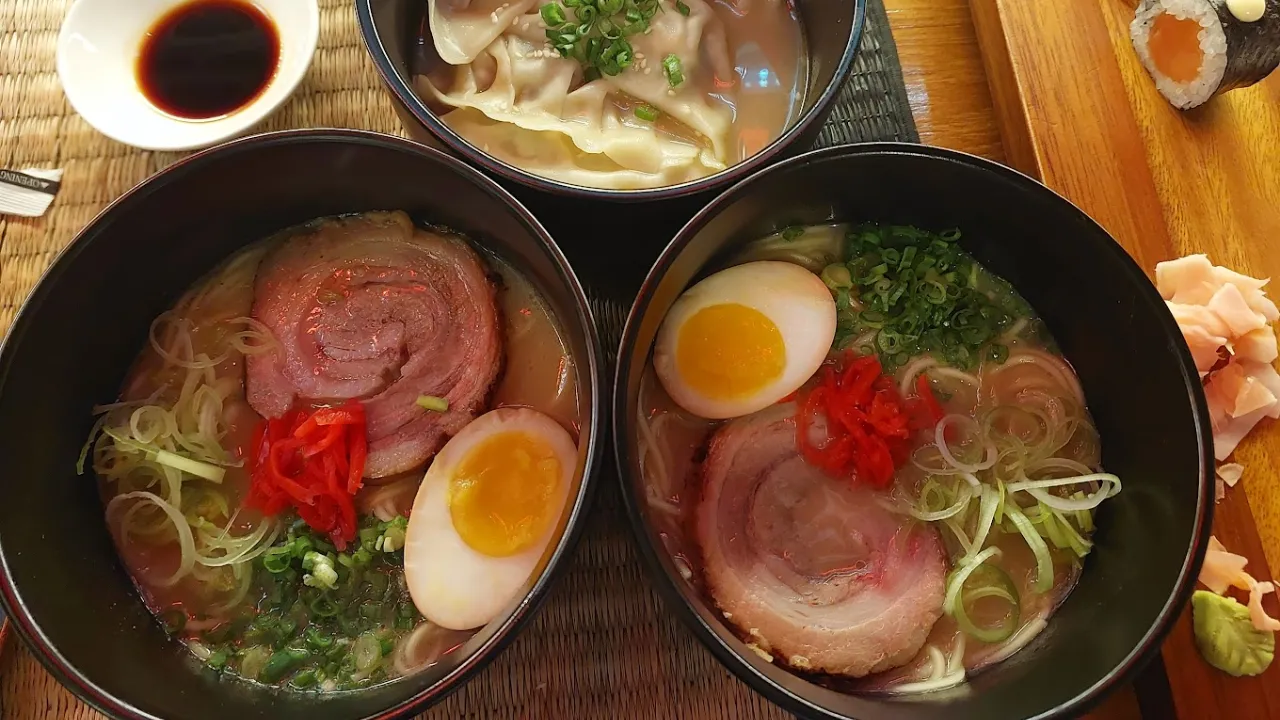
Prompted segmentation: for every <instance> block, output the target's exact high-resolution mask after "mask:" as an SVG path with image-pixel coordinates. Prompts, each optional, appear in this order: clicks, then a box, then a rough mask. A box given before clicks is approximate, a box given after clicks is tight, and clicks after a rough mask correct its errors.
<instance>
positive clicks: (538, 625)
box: [0, 0, 918, 720]
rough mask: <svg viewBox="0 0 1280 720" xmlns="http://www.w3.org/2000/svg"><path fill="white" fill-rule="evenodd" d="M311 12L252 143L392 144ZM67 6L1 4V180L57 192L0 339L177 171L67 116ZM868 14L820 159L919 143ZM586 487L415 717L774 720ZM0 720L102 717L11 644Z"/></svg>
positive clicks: (5, 258) (614, 330)
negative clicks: (53, 180) (446, 684)
mask: <svg viewBox="0 0 1280 720" xmlns="http://www.w3.org/2000/svg"><path fill="white" fill-rule="evenodd" d="M129 1H131V0H121V2H129ZM319 3H320V7H321V22H320V44H319V48H318V50H317V51H316V56H315V60H314V62H313V64H312V66H311V70H310V72H309V73H308V75H307V78H306V79H305V80H304V81H303V83H302V85H301V86H300V87H299V89H298V91H297V93H296V94H295V95H294V97H293V98H292V100H291V101H290V102H289V103H288V104H287V105H286V106H285V107H284V108H283V109H282V110H281V111H280V112H278V113H277V114H276V115H274V116H273V117H272V118H271V119H270V120H268V122H267V123H266V124H265V125H264V127H263V128H262V129H264V130H275V129H284V128H300V127H352V128H364V129H369V130H377V131H381V132H387V133H394V134H403V131H402V129H401V127H400V123H399V120H398V118H397V116H396V115H395V112H394V110H393V109H392V105H391V101H390V99H389V97H388V96H387V94H386V93H385V92H384V91H383V89H382V87H381V85H380V81H379V79H378V77H377V74H376V73H375V71H374V69H373V66H372V64H371V63H370V62H369V60H368V59H367V57H366V55H365V51H364V48H363V46H362V45H361V42H360V38H359V32H358V29H357V26H356V20H355V12H354V9H353V8H352V4H351V0H319ZM70 4H71V0H0V168H10V169H22V168H27V167H47V168H55V167H60V168H64V169H65V174H64V175H63V178H62V190H61V192H60V193H59V195H58V197H57V199H56V200H55V201H54V204H53V206H52V208H50V210H49V212H48V213H47V214H46V215H45V216H44V217H42V218H36V219H25V218H13V217H3V216H0V335H2V334H3V333H4V332H5V331H6V330H7V329H8V327H9V325H10V323H11V322H12V320H13V316H14V314H15V313H16V312H17V309H18V307H19V306H20V305H21V303H22V301H23V299H24V298H25V297H26V296H27V294H28V293H29V292H30V291H31V289H32V288H33V287H34V285H35V283H36V281H37V280H38V279H39V277H40V274H41V273H42V272H43V271H44V269H45V267H47V266H48V264H49V262H50V261H51V260H52V259H53V257H54V255H55V254H56V253H57V252H58V251H59V250H61V249H62V247H63V246H64V245H66V243H67V242H69V241H70V240H71V238H72V237H73V236H74V235H75V233H76V231H78V230H79V229H80V228H81V227H83V226H84V225H85V223H87V222H88V221H89V220H90V219H92V218H93V216H94V215H95V214H96V213H97V212H98V211H99V210H101V209H102V208H103V207H104V206H105V205H106V204H107V203H109V202H110V201H111V200H113V199H115V198H116V197H118V196H119V195H121V194H122V193H124V192H125V191H126V190H128V189H129V188H130V187H132V186H133V185H134V184H136V183H138V182H139V181H141V180H143V179H144V178H146V177H147V176H148V175H150V174H152V173H154V172H156V171H157V170H159V169H161V168H163V167H165V166H166V165H168V164H170V163H172V162H173V161H175V160H177V159H178V158H179V157H181V155H180V154H177V153H155V152H146V151H141V150H135V149H133V148H130V147H126V146H124V145H121V144H119V143H116V142H114V141H112V140H108V139H107V138H105V137H103V136H102V135H100V134H98V133H97V132H96V131H94V130H93V129H92V128H90V127H89V126H88V124H86V123H85V122H84V121H83V120H81V119H80V118H79V117H78V116H77V115H76V114H75V113H74V112H73V111H72V110H71V107H70V106H69V104H68V103H67V101H66V98H65V97H64V96H63V93H62V90H61V88H60V87H59V85H58V79H57V74H56V73H55V71H54V49H55V44H56V41H57V35H58V26H59V24H60V23H61V21H62V18H63V16H64V15H65V13H66V10H67V8H68V7H69V6H70ZM871 5H872V7H871V10H870V12H869V14H868V24H867V31H866V34H865V35H864V39H863V43H862V51H861V53H860V54H859V57H858V60H857V63H856V65H855V67H854V71H853V74H852V76H851V77H850V80H849V82H848V83H847V84H846V86H845V88H844V89H843V92H842V94H841V97H840V100H839V102H838V105H837V108H836V110H835V112H834V113H833V114H832V117H831V120H830V121H829V122H828V124H827V127H826V128H825V129H824V132H823V134H822V138H821V140H820V141H819V144H821V145H828V144H834V143H837V142H855V141H860V140H911V141H915V140H918V136H917V135H916V131H915V126H914V123H913V122H912V120H911V115H910V110H909V108H908V106H907V102H906V92H905V88H904V87H903V84H902V77H901V72H900V68H899V66H898V61H897V56H896V53H895V50H894V47H893V40H892V37H891V36H890V35H889V30H888V23H887V20H886V18H885V13H884V9H883V7H882V5H881V0H872V3H871ZM653 252H654V254H656V252H657V249H656V248H654V250H653ZM610 295H613V297H611V298H608V299H600V298H598V297H593V305H594V306H595V307H594V308H593V309H594V310H595V312H596V317H597V319H598V320H599V321H600V322H601V325H602V328H601V330H602V335H603V336H604V341H605V343H606V347H607V348H609V349H610V350H612V349H613V348H614V347H616V342H617V338H618V336H619V332H620V329H621V323H622V319H623V317H624V315H625V307H624V306H623V305H622V304H621V302H620V301H618V300H617V295H614V294H613V293H610ZM631 297H634V293H632V294H631ZM599 481H600V483H601V487H600V492H598V494H597V503H596V506H595V508H594V510H593V512H592V515H591V517H590V519H589V523H588V528H587V531H586V535H585V536H584V538H583V540H582V543H581V544H580V546H579V549H578V552H577V554H576V555H575V557H574V558H573V560H572V562H571V563H570V564H569V566H568V567H567V568H566V570H565V572H564V575H563V576H562V578H561V579H560V581H559V582H558V583H557V585H556V587H555V589H554V591H553V592H552V595H551V598H550V600H549V601H548V603H547V605H546V606H545V608H544V609H543V610H542V612H541V613H540V614H539V616H538V618H537V620H536V622H534V623H533V625H532V626H531V627H529V628H528V629H527V630H526V631H525V632H524V633H523V634H522V635H521V636H520V638H519V639H518V640H517V641H516V642H515V643H514V644H513V645H512V646H511V647H510V648H509V649H508V650H507V651H506V652H504V653H503V654H502V655H501V656H500V657H499V658H498V659H497V660H496V661H495V662H494V663H493V664H492V665H491V666H490V667H489V668H488V669H486V670H485V671H484V672H483V673H482V674H481V675H479V676H478V677H477V678H475V679H474V680H473V681H472V682H470V683H469V684H468V685H466V686H465V687H464V688H462V689H461V690H460V691H458V692H457V693H455V694H454V695H452V696H450V697H449V698H448V699H447V700H446V701H445V702H444V703H442V704H441V705H440V706H438V707H437V708H435V709H433V710H432V711H430V712H428V713H426V714H425V715H424V716H423V717H426V718H575V719H577V718H593V719H594V718H615V717H648V718H664V719H667V718H669V719H673V720H674V719H676V718H690V719H693V718H697V719H699V720H702V719H707V720H710V719H720V718H723V719H725V720H728V719H730V718H734V719H742V720H756V719H760V718H785V717H786V715H785V713H783V712H782V711H781V710H779V709H777V708H776V707H773V706H772V705H770V704H769V703H767V702H766V701H764V700H763V699H761V698H760V697H758V696H756V695H755V694H753V693H752V692H751V691H750V690H749V689H748V688H747V687H746V686H745V685H744V684H742V683H741V682H739V681H738V680H736V679H735V678H733V677H732V676H731V675H730V674H729V673H728V672H727V671H725V670H724V669H723V668H722V667H721V666H720V665H719V664H717V663H716V661H715V660H714V659H713V658H712V657H711V655H710V653H708V652H707V651H706V650H704V649H703V648H702V647H700V646H699V645H698V644H697V643H696V641H695V640H694V639H693V636H692V635H691V634H690V633H689V632H688V631H686V629H685V628H684V627H683V626H681V625H680V624H679V623H678V622H677V621H676V620H675V619H674V618H673V617H672V616H671V615H670V614H668V613H667V612H666V611H665V608H663V607H662V604H661V601H660V599H659V598H658V597H657V595H656V594H655V593H654V592H653V591H652V589H651V588H650V587H649V584H648V582H647V580H645V578H644V577H643V574H642V571H641V567H640V564H639V561H638V559H637V557H636V554H635V551H634V549H633V548H632V546H631V543H630V538H629V536H628V534H627V531H626V519H625V517H624V516H623V513H622V511H621V508H620V504H621V503H620V500H619V498H618V493H617V490H616V482H615V478H614V472H613V470H612V457H611V456H610V455H606V457H605V463H604V466H603V467H602V471H601V473H600V477H599ZM0 717H3V718H4V719H5V720H10V719H12V720H74V719H78V718H100V717H101V715H100V714H98V713H97V712H95V711H93V710H92V709H90V708H89V707H88V706H86V705H84V704H83V703H81V702H80V701H79V700H77V699H76V698H75V697H74V696H73V695H72V694H71V693H70V692H68V691H67V690H65V689H63V688H62V687H61V686H60V685H59V684H58V683H57V682H56V681H55V680H54V679H53V678H52V677H51V676H50V675H49V674H48V673H46V672H45V671H44V669H43V667H41V665H40V664H39V663H38V662H37V661H36V660H35V659H34V657H32V655H31V654H30V653H29V652H28V651H27V649H26V648H25V647H23V646H22V644H21V643H19V642H10V643H9V647H8V648H7V649H5V650H4V652H3V654H2V655H0Z"/></svg>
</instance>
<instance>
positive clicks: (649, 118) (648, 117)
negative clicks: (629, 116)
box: [636, 105, 658, 122]
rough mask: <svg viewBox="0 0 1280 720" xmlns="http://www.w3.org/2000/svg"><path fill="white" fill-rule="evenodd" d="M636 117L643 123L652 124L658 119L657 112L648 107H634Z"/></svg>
mask: <svg viewBox="0 0 1280 720" xmlns="http://www.w3.org/2000/svg"><path fill="white" fill-rule="evenodd" d="M636 117H638V118H640V119H641V120H644V121H645V122H653V121H655V120H657V119H658V110H657V109H656V108H652V107H649V106H648V105H638V106H636Z"/></svg>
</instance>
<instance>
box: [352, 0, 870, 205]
mask: <svg viewBox="0 0 1280 720" xmlns="http://www.w3.org/2000/svg"><path fill="white" fill-rule="evenodd" d="M380 1H385V0H356V18H357V20H358V22H359V24H360V35H361V37H362V38H363V39H364V46H365V50H366V51H367V52H368V53H369V57H370V58H372V60H373V65H374V67H375V68H376V69H377V71H378V74H379V75H381V76H382V81H383V83H384V84H385V85H386V88H387V90H388V91H389V92H390V93H391V94H392V96H394V98H395V99H396V100H397V101H398V104H399V106H400V107H401V108H403V109H404V110H406V111H407V112H408V113H409V114H410V115H412V116H413V117H414V119H415V120H417V122H418V123H419V124H420V125H422V126H423V127H425V128H426V129H427V131H428V132H429V133H430V134H431V135H432V137H434V138H435V139H437V140H439V141H440V142H443V143H444V144H445V146H446V147H447V148H448V149H449V150H450V151H451V152H454V153H458V154H460V155H462V156H463V157H464V158H465V159H466V160H467V161H468V162H470V163H473V164H474V165H476V166H478V167H480V168H483V169H484V170H487V171H488V172H491V173H493V174H495V175H497V176H498V177H500V178H503V179H506V180H511V181H514V182H518V183H520V184H521V185H523V186H525V187H528V188H532V189H533V190H538V191H542V192H547V193H551V194H553V195H558V196H562V197H571V198H586V199H593V200H609V201H615V202H643V201H653V200H666V199H670V198H678V197H686V196H689V195H696V194H698V193H702V192H705V191H711V190H722V189H724V188H727V187H729V186H730V185H732V184H734V183H736V182H737V181H739V180H741V179H743V178H745V177H747V176H748V175H750V174H752V173H753V172H755V171H757V170H759V169H761V168H765V167H767V166H768V165H769V164H770V163H772V162H774V161H776V160H780V159H782V157H784V156H785V153H786V151H787V150H788V149H789V148H790V147H791V145H792V143H793V142H794V141H795V140H796V139H798V138H799V137H801V136H802V135H804V134H805V133H807V132H809V131H810V130H812V129H814V127H815V125H816V124H817V123H818V121H819V118H822V119H824V120H825V118H826V116H827V111H828V110H829V109H830V107H831V105H832V104H833V103H834V102H835V100H836V97H837V96H838V95H839V94H840V90H841V88H843V87H844V84H845V81H846V80H848V78H849V74H850V70H851V68H852V67H853V60H854V58H855V57H856V56H857V53H858V48H859V46H860V44H861V42H862V36H863V32H864V31H865V29H866V17H867V2H868V0H853V23H852V26H851V27H850V30H849V38H848V40H847V41H846V43H845V47H844V51H843V52H842V53H841V54H840V60H839V62H837V63H836V66H835V72H834V74H833V75H832V76H831V81H830V82H829V83H827V86H826V87H825V88H823V90H822V92H821V93H819V95H818V98H817V100H816V101H815V102H814V104H813V106H812V107H810V108H809V109H808V110H807V111H805V112H804V113H803V114H802V115H801V116H800V118H799V119H798V120H797V121H796V122H795V124H793V125H791V126H790V127H788V128H787V129H786V130H785V131H784V132H783V133H782V134H781V135H779V136H778V137H776V138H774V139H773V141H772V142H770V143H769V144H768V145H766V146H765V148H764V149H763V150H761V151H760V152H758V153H756V154H755V155H752V156H751V157H749V158H747V159H746V160H743V161H742V162H740V163H737V164H736V165H731V166H729V167H728V168H726V169H724V170H721V171H720V172H718V173H715V174H714V175H708V176H706V177H703V178H698V179H697V180H689V181H686V182H683V183H679V184H676V185H666V186H662V187H655V188H639V189H634V190H609V189H604V188H591V187H586V186H583V185H572V184H570V183H566V182H561V181H559V180H552V179H550V178H545V177H542V176H541V175H536V174H534V173H531V172H529V171H527V170H523V169H521V168H518V167H516V166H515V165H511V164H510V163H507V162H504V161H502V160H499V159H497V158H495V157H493V156H491V155H489V154H488V153H485V152H483V151H482V150H480V149H479V148H477V147H475V146H474V145H472V144H471V143H469V142H467V141H466V140H464V139H463V138H462V136H461V135H458V134H457V133H456V132H454V131H453V129H452V128H450V127H449V126H448V125H445V124H444V123H443V122H442V121H441V120H440V118H439V117H437V116H436V114H435V113H434V112H432V111H431V110H430V108H428V107H427V104H426V103H425V102H424V101H423V100H422V98H421V97H419V96H418V94H417V93H416V92H414V90H413V87H412V82H411V81H406V80H405V79H404V78H403V77H402V76H401V75H400V73H399V72H397V71H396V67H395V63H394V62H393V61H392V59H391V54H390V53H388V52H387V48H386V46H385V45H384V44H383V42H382V36H381V34H380V33H379V32H378V28H377V27H376V25H375V24H374V22H373V3H374V2H380Z"/></svg>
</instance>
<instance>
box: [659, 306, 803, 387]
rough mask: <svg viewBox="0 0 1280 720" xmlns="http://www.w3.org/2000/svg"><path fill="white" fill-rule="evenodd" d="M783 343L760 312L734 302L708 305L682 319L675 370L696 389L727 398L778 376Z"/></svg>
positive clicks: (783, 356)
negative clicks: (683, 320)
mask: <svg viewBox="0 0 1280 720" xmlns="http://www.w3.org/2000/svg"><path fill="white" fill-rule="evenodd" d="M786 364H787V348H786V346H785V345H784V344H783V342H782V333H781V332H780V331H779V330H778V326H777V325H775V324H774V323H773V321H772V320H770V319H769V318H768V316H766V315H765V314H764V313H762V312H760V311H759V310H756V309H755V308H749V307H747V306H746V305H740V304H738V303H724V304H721V305H708V306H707V307H704V308H702V309H701V310H699V311H697V312H696V313H694V314H693V316H692V317H690V318H689V319H688V320H686V321H685V322H684V325H683V326H682V327H681V328H680V335H679V337H678V338H677V339H676V369H677V370H678V371H679V374H680V377H681V379H682V380H684V382H686V383H687V384H688V385H689V387H691V388H693V390H694V391H696V392H698V393H699V394H701V395H703V396H705V397H709V398H713V399H717V400H731V399H734V398H741V397H746V396H749V395H751V394H753V393H756V392H759V391H760V390H761V389H763V388H764V387H765V386H767V385H768V384H769V383H771V382H773V381H775V380H777V379H778V377H780V376H781V375H782V370H783V368H784V367H786Z"/></svg>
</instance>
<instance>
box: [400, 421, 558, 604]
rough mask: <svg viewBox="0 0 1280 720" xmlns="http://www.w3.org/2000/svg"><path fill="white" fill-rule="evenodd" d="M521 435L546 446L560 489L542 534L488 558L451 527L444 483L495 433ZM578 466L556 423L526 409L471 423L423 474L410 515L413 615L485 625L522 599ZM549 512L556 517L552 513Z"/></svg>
mask: <svg viewBox="0 0 1280 720" xmlns="http://www.w3.org/2000/svg"><path fill="white" fill-rule="evenodd" d="M510 431H520V432H524V433H527V434H530V435H533V436H535V437H537V438H540V439H541V440H542V441H543V442H545V443H547V444H548V445H549V446H550V447H551V449H552V451H553V452H554V453H555V455H556V457H557V458H558V459H559V460H560V470H561V476H560V482H559V484H558V485H557V489H556V496H555V497H554V498H553V499H552V501H551V502H552V507H553V508H559V512H558V513H555V514H554V516H553V517H552V519H551V522H550V523H549V525H548V528H547V530H546V532H544V533H543V535H542V536H541V537H540V538H538V539H537V540H536V541H535V542H534V543H533V544H532V545H530V546H529V547H528V548H526V549H524V550H522V551H520V552H518V553H516V554H514V555H509V556H507V557H493V556H490V555H485V554H483V553H480V552H477V551H476V550H474V549H472V548H471V546H469V545H467V544H466V542H464V541H463V539H462V538H461V537H460V536H459V535H458V533H457V531H456V530H455V529H454V527H453V518H452V516H451V514H450V510H449V483H450V480H451V479H452V478H453V476H454V473H455V471H456V470H457V468H458V465H459V464H460V463H461V462H462V461H463V460H464V459H465V458H466V457H467V455H468V454H470V452H471V451H472V450H473V449H474V448H475V447H476V445H478V444H479V443H482V442H484V441H485V440H486V439H488V438H489V437H491V436H492V435H494V434H496V433H502V432H510ZM577 465H578V449H577V445H576V444H575V443H574V441H573V438H572V437H571V436H570V435H569V433H568V431H566V430H565V429H564V428H563V427H561V426H560V424H559V423H557V422H556V421H555V420H552V419H551V418H549V417H547V416H546V415H543V414H542V413H540V412H538V411H536V410H531V409H528V408H500V409H498V410H493V411H491V412H488V413H486V414H484V415H481V416H480V417H478V418H476V419H475V420H473V421H471V423H469V424H468V425H467V426H466V427H464V428H463V429H462V431H461V432H459V433H458V434H457V435H455V436H453V438H452V439H450V440H449V442H448V443H446V444H445V446H444V447H443V448H442V449H441V450H440V452H439V453H438V454H437V455H436V457H435V459H434V460H433V461H432V462H431V467H430V468H428V469H427V474H426V476H425V477H424V478H423V479H422V485H421V486H420V487H419V488H418V495H417V497H416V498H415V499H414V502H413V512H411V513H410V514H409V528H408V531H407V533H406V537H405V546H404V576H405V581H406V583H407V584H408V586H409V595H410V596H411V597H412V598H413V604H414V605H415V606H417V608H418V611H419V612H421V613H422V614H423V616H424V617H426V618H427V619H428V620H430V621H431V622H433V623H435V624H436V625H439V626H441V627H444V628H448V629H450V630H470V629H472V628H477V627H480V626H482V625H485V624H487V623H488V622H489V621H490V620H493V619H494V618H496V617H497V616H498V615H499V614H501V613H502V611H503V610H505V609H506V608H507V606H508V605H509V604H510V603H511V602H512V601H513V600H515V599H516V598H517V597H519V596H520V595H521V594H522V593H523V592H524V591H525V588H526V587H527V586H528V584H529V580H530V576H531V575H532V574H533V572H534V570H535V569H536V568H537V566H538V563H539V561H540V560H541V559H542V556H543V555H544V554H545V553H546V550H547V547H548V546H549V545H550V544H551V541H552V539H553V537H554V535H555V533H556V530H557V528H558V527H559V525H560V523H559V520H560V517H561V516H562V515H563V513H564V509H565V506H566V505H567V504H568V499H569V491H570V488H571V486H572V485H573V477H574V473H575V472H576V469H577ZM553 512H554V510H553Z"/></svg>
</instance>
